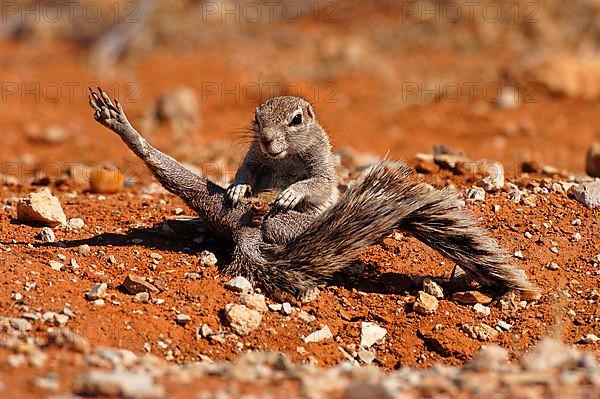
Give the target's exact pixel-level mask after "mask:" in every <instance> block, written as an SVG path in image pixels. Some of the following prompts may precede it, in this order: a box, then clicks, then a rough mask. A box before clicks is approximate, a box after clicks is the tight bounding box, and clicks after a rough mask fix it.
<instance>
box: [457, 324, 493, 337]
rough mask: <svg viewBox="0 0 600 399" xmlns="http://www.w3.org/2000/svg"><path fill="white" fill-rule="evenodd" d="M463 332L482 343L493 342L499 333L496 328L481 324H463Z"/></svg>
mask: <svg viewBox="0 0 600 399" xmlns="http://www.w3.org/2000/svg"><path fill="white" fill-rule="evenodd" d="M461 329H462V330H463V332H465V333H466V334H467V335H468V336H469V337H471V338H473V339H477V340H480V341H491V340H492V339H494V338H496V337H497V336H498V334H499V333H498V331H496V330H495V329H494V328H492V327H490V326H489V325H487V324H485V323H479V324H475V325H472V324H463V325H462V326H461Z"/></svg>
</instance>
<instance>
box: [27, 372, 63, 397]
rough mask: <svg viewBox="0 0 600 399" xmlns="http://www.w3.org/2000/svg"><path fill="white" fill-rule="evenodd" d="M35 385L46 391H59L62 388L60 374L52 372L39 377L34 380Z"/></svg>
mask: <svg viewBox="0 0 600 399" xmlns="http://www.w3.org/2000/svg"><path fill="white" fill-rule="evenodd" d="M33 385H35V387H36V388H39V389H43V390H45V391H51V392H57V391H58V390H59V389H60V380H59V379H58V375H56V374H53V373H51V374H48V375H46V376H42V377H37V378H36V379H34V380H33Z"/></svg>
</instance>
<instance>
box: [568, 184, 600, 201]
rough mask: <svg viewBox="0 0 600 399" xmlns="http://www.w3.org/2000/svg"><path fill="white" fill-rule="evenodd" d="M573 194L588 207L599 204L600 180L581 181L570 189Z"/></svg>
mask: <svg viewBox="0 0 600 399" xmlns="http://www.w3.org/2000/svg"><path fill="white" fill-rule="evenodd" d="M571 192H572V193H573V196H574V197H575V199H576V200H577V201H579V202H581V203H582V204H583V205H585V206H586V207H588V208H597V207H599V206H600V181H595V182H589V183H583V184H580V185H577V186H574V187H573V188H572V189H571Z"/></svg>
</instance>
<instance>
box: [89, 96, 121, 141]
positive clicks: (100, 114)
mask: <svg viewBox="0 0 600 399" xmlns="http://www.w3.org/2000/svg"><path fill="white" fill-rule="evenodd" d="M89 90H90V95H89V101H90V106H91V107H92V109H93V110H94V119H96V121H98V122H99V123H100V124H102V125H104V126H106V127H107V128H109V129H111V130H112V131H114V132H116V133H120V132H122V131H123V130H124V129H126V128H127V127H128V126H130V124H129V121H128V120H127V117H126V116H125V112H123V108H121V104H119V102H118V101H117V100H116V99H115V100H114V101H115V103H114V105H113V103H112V101H111V99H110V98H109V97H108V95H107V94H106V93H105V92H104V90H102V89H101V88H100V87H98V92H97V93H96V92H95V91H93V90H92V89H91V88H90V89H89Z"/></svg>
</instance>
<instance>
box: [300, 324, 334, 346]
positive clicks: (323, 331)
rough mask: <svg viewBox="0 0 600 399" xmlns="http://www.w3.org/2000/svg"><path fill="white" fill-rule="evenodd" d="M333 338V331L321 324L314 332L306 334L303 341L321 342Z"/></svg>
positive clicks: (308, 342)
mask: <svg viewBox="0 0 600 399" xmlns="http://www.w3.org/2000/svg"><path fill="white" fill-rule="evenodd" d="M332 338H333V333H332V332H331V330H330V329H329V326H323V327H321V328H320V329H318V330H317V331H315V332H312V333H310V334H308V335H307V336H306V337H304V343H305V344H310V343H315V342H321V341H325V340H329V339H332Z"/></svg>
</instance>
